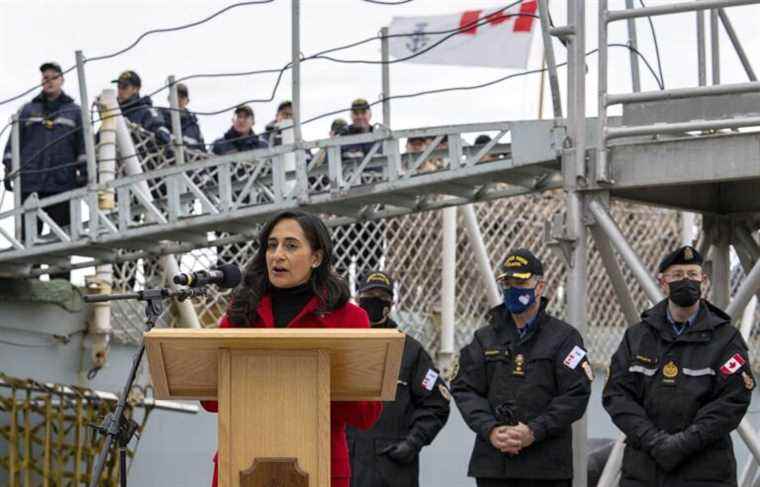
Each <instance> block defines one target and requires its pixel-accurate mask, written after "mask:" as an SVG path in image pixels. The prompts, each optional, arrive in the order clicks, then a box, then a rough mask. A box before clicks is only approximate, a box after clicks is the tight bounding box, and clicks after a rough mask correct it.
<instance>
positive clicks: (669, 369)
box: [662, 360, 678, 379]
mask: <svg viewBox="0 0 760 487" xmlns="http://www.w3.org/2000/svg"><path fill="white" fill-rule="evenodd" d="M662 375H663V377H665V378H666V379H675V378H676V377H677V376H678V366H677V365H676V364H675V363H674V362H673V361H672V360H671V361H670V362H668V363H666V364H665V367H663V368H662Z"/></svg>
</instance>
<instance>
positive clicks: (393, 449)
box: [380, 440, 419, 463]
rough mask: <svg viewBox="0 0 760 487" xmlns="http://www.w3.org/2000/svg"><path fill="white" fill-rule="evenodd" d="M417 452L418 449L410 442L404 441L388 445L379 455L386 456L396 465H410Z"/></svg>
mask: <svg viewBox="0 0 760 487" xmlns="http://www.w3.org/2000/svg"><path fill="white" fill-rule="evenodd" d="M418 452H419V447H417V445H416V444H415V443H414V442H412V441H410V440H404V441H402V442H400V443H396V444H395V445H390V446H388V447H387V448H385V449H384V450H383V451H381V452H380V454H381V455H388V456H389V457H390V458H391V460H393V461H394V462H397V463H412V462H413V461H414V459H415V457H416V456H417V453H418Z"/></svg>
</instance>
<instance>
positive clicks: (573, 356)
mask: <svg viewBox="0 0 760 487" xmlns="http://www.w3.org/2000/svg"><path fill="white" fill-rule="evenodd" d="M585 356H586V351H585V350H583V349H582V348H581V347H579V346H578V345H576V346H574V347H573V349H572V350H570V353H568V354H567V357H565V360H563V361H562V363H563V364H565V366H566V367H568V368H570V369H573V370H575V368H576V367H578V364H579V363H581V360H583V357H585Z"/></svg>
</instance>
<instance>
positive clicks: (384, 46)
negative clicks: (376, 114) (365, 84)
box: [380, 27, 391, 128]
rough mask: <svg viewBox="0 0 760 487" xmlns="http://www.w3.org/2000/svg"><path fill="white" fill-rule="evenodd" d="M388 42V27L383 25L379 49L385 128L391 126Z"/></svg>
mask: <svg viewBox="0 0 760 487" xmlns="http://www.w3.org/2000/svg"><path fill="white" fill-rule="evenodd" d="M388 44H389V42H388V27H383V28H382V29H380V51H381V56H382V60H383V64H382V75H383V94H382V100H383V125H385V126H386V127H387V128H391V100H390V96H391V65H390V60H391V55H390V46H389V45H388Z"/></svg>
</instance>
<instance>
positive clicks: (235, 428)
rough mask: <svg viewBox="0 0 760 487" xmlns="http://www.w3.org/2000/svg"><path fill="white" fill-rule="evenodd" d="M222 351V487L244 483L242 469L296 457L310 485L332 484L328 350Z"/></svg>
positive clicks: (220, 374) (220, 392)
mask: <svg viewBox="0 0 760 487" xmlns="http://www.w3.org/2000/svg"><path fill="white" fill-rule="evenodd" d="M219 355H220V356H219V406H220V409H219V462H220V464H219V467H220V477H219V486H220V487H239V485H240V484H239V478H240V474H241V472H245V471H246V470H249V469H251V467H253V466H254V465H255V464H257V463H266V462H267V461H275V462H276V461H279V460H281V459H283V458H294V459H296V463H297V467H298V468H299V469H300V470H302V471H303V472H305V473H306V474H307V475H308V477H309V481H308V485H309V486H311V487H329V485H330V376H329V370H330V363H329V356H328V354H327V353H326V352H320V351H306V350H304V351H271V350H221V351H220V354H219ZM254 468H255V467H254ZM263 485H270V483H269V482H264V483H263ZM274 485H277V484H276V483H275V484H274Z"/></svg>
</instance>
